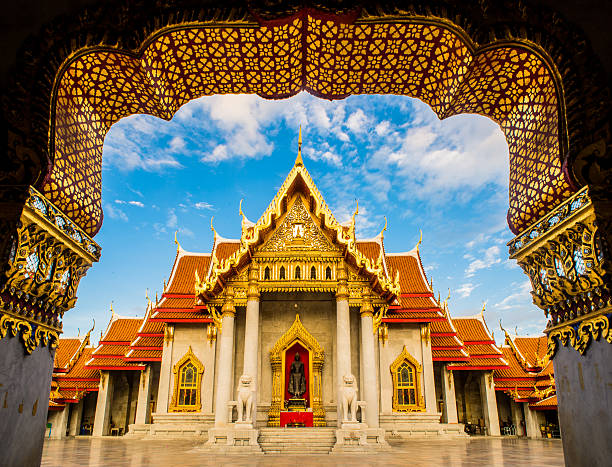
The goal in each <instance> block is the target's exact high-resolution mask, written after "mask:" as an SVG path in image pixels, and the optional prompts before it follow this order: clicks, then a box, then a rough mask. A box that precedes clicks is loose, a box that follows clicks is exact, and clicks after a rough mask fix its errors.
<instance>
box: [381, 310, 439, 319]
mask: <svg viewBox="0 0 612 467" xmlns="http://www.w3.org/2000/svg"><path fill="white" fill-rule="evenodd" d="M441 318H442V316H441V314H440V312H437V311H429V310H409V311H406V310H389V311H388V312H387V317H386V318H385V319H384V321H386V322H393V320H394V319H410V320H419V319H421V320H423V321H430V320H435V319H441Z"/></svg>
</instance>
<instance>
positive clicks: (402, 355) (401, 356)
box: [389, 346, 425, 412]
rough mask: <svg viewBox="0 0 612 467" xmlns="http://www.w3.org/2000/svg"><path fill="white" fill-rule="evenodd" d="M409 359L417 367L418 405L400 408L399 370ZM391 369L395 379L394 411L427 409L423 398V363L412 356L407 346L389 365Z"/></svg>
mask: <svg viewBox="0 0 612 467" xmlns="http://www.w3.org/2000/svg"><path fill="white" fill-rule="evenodd" d="M406 360H407V361H408V363H410V364H411V365H412V366H414V369H415V375H414V377H415V386H416V393H417V394H416V396H417V397H416V405H415V406H414V407H412V406H410V407H406V408H398V405H399V404H398V401H397V392H396V388H397V370H398V368H399V367H400V366H401V364H402V363H403V362H404V361H406ZM389 370H390V371H391V378H392V380H393V411H394V412H423V411H425V400H424V399H423V391H422V382H421V378H422V376H421V375H422V372H423V367H422V365H421V364H420V363H419V362H418V361H417V360H416V359H415V358H414V357H413V356H412V355H410V352H408V350H406V346H404V348H403V349H402V351H401V353H400V354H399V355H398V356H397V358H396V359H395V360H394V361H393V363H392V364H391V366H390V367H389Z"/></svg>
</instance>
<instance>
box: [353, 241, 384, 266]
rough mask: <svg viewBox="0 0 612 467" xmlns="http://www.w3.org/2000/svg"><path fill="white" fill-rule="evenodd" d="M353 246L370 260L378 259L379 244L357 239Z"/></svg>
mask: <svg viewBox="0 0 612 467" xmlns="http://www.w3.org/2000/svg"><path fill="white" fill-rule="evenodd" d="M355 246H356V247H357V249H358V250H359V251H360V252H361V254H362V255H364V256H365V257H366V258H368V259H369V260H370V261H378V257H379V255H380V244H379V243H378V242H372V241H365V242H364V241H359V240H357V241H356V242H355Z"/></svg>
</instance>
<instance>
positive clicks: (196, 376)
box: [168, 346, 204, 412]
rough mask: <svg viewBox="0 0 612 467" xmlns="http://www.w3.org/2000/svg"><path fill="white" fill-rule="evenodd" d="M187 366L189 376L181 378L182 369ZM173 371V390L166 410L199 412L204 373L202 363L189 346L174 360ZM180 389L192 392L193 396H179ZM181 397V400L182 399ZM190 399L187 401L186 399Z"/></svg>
mask: <svg viewBox="0 0 612 467" xmlns="http://www.w3.org/2000/svg"><path fill="white" fill-rule="evenodd" d="M186 366H189V367H190V368H188V369H189V370H190V373H192V374H190V378H191V379H189V378H187V380H185V378H183V370H184V369H185V368H186ZM172 373H174V391H173V392H172V400H171V402H170V407H168V410H169V411H170V412H199V411H200V410H202V376H203V375H204V365H203V364H202V362H201V361H200V360H199V359H198V357H196V356H195V354H194V353H193V350H191V346H189V350H187V353H186V354H185V355H183V357H182V358H181V359H180V360H179V361H178V362H176V364H175V365H174V367H172ZM181 391H188V392H190V393H193V395H194V397H189V398H188V397H187V396H185V397H184V398H182V397H181ZM182 399H183V400H182ZM187 399H190V400H188V401H187V403H186V400H187Z"/></svg>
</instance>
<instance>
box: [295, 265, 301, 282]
mask: <svg viewBox="0 0 612 467" xmlns="http://www.w3.org/2000/svg"><path fill="white" fill-rule="evenodd" d="M295 278H296V279H301V278H302V275H301V272H300V267H299V266H296V267H295Z"/></svg>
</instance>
